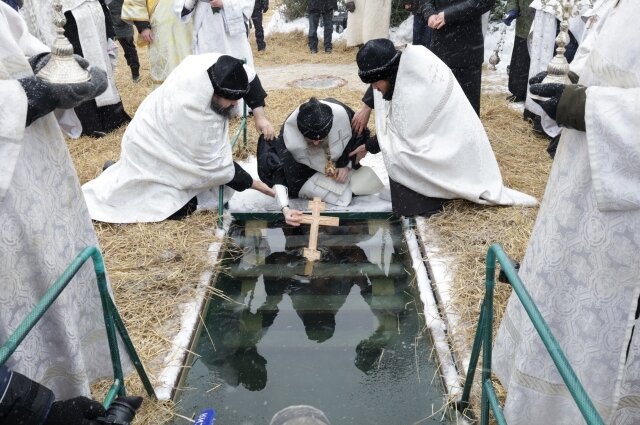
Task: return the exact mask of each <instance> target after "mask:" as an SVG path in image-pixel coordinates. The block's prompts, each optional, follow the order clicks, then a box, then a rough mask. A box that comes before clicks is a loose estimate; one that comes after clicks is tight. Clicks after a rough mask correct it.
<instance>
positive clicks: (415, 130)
mask: <svg viewBox="0 0 640 425" xmlns="http://www.w3.org/2000/svg"><path fill="white" fill-rule="evenodd" d="M374 102H375V114H376V129H377V137H378V142H379V144H380V149H381V151H382V154H383V158H384V163H385V166H386V168H387V172H388V173H389V177H390V178H391V179H392V180H394V181H395V182H397V183H400V184H401V185H403V186H405V187H407V188H409V189H411V190H414V191H416V192H418V193H420V194H422V195H425V196H430V197H437V198H444V199H455V198H463V199H467V200H469V201H472V202H476V203H480V204H491V205H525V206H534V205H536V204H537V202H536V200H535V198H533V197H531V196H529V195H526V194H524V193H521V192H518V191H515V190H512V189H509V188H507V187H505V186H504V185H503V184H502V176H501V174H500V170H499V169H498V163H497V162H496V159H495V156H494V154H493V150H492V149H491V145H490V144H489V139H488V138H487V135H486V133H485V131H484V128H483V127H482V123H481V122H480V119H479V118H478V116H477V114H476V113H475V112H474V111H473V108H472V107H471V105H470V104H469V101H468V100H467V98H466V96H465V95H464V92H463V91H462V88H461V87H460V85H459V84H458V83H457V81H456V79H455V77H454V76H453V74H452V73H451V70H450V69H449V68H448V67H447V66H446V65H445V64H444V62H442V61H441V60H440V59H438V58H437V57H436V56H435V55H434V54H433V53H431V51H429V50H428V49H426V48H425V47H423V46H413V45H411V46H407V48H406V49H405V50H404V52H403V53H402V57H401V59H400V67H399V69H398V75H397V78H396V85H395V91H394V94H393V99H392V100H391V101H390V102H388V101H385V100H384V99H383V98H382V96H381V94H380V93H379V92H377V91H375V92H374Z"/></svg>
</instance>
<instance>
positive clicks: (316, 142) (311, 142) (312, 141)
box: [304, 137, 327, 147]
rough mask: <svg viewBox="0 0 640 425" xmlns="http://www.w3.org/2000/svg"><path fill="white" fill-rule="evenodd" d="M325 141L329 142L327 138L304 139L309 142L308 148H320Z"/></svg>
mask: <svg viewBox="0 0 640 425" xmlns="http://www.w3.org/2000/svg"><path fill="white" fill-rule="evenodd" d="M325 140H327V138H326V137H324V138H322V139H309V138H307V137H305V138H304V141H305V142H307V146H309V147H318V146H320V145H321V144H322V143H323V142H324V141H325Z"/></svg>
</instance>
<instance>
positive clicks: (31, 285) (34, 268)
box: [0, 2, 111, 398]
mask: <svg viewBox="0 0 640 425" xmlns="http://www.w3.org/2000/svg"><path fill="white" fill-rule="evenodd" d="M47 50H48V48H47V47H45V46H44V45H43V44H42V43H41V42H39V41H38V40H37V39H36V38H34V37H32V36H31V35H30V34H29V33H28V31H27V27H26V25H25V22H24V21H23V20H22V18H21V17H20V16H19V15H18V14H17V12H15V11H14V10H13V9H11V8H10V7H9V6H7V5H6V4H4V3H3V2H0V93H2V96H0V122H2V125H1V126H0V158H2V167H0V223H2V232H0V264H1V265H2V266H1V267H0V306H2V307H1V308H0V342H2V343H4V342H5V341H7V339H8V337H9V335H10V334H11V333H12V332H13V331H14V330H15V329H16V327H17V326H18V324H19V323H20V322H21V321H22V320H23V319H24V318H25V317H26V315H27V314H28V313H29V312H30V311H31V309H32V308H33V307H34V306H35V304H36V303H37V302H38V301H39V300H40V298H41V297H42V296H43V295H44V293H45V292H46V290H47V289H48V287H49V285H51V284H52V283H53V282H54V281H55V280H56V279H57V278H58V277H59V276H60V275H61V274H62V272H63V271H64V270H65V268H66V267H67V266H68V265H69V263H70V262H71V261H72V260H73V259H74V258H75V257H76V255H77V254H79V253H80V252H81V251H82V250H83V249H84V248H86V247H88V246H93V245H97V244H98V241H97V239H96V235H95V232H94V230H93V226H92V224H91V220H90V218H89V215H88V213H87V208H86V206H85V203H84V200H83V198H82V192H81V191H80V183H79V181H78V177H77V175H76V172H75V169H74V167H73V163H72V162H71V158H70V156H69V152H68V150H67V146H66V144H65V141H64V139H63V137H62V134H61V132H60V128H59V127H58V124H57V122H56V119H55V117H54V115H53V114H52V113H50V112H51V111H53V109H54V108H57V107H66V108H69V107H73V106H75V104H77V103H80V102H81V101H84V100H87V99H90V98H92V97H95V96H96V95H98V94H99V93H101V92H102V91H104V90H105V89H106V75H105V73H104V71H102V70H99V69H97V68H90V72H91V75H92V81H91V82H89V83H82V86H83V87H84V88H81V87H78V88H80V89H81V91H76V90H72V89H71V87H70V86H62V87H60V86H58V87H53V86H52V85H49V84H47V83H43V82H41V81H40V80H38V79H36V78H35V77H34V76H33V71H32V69H31V66H30V65H29V62H28V61H27V56H33V55H37V54H39V53H43V52H46V51H47ZM85 84H86V86H85ZM61 90H62V91H61ZM80 92H84V94H83V95H80V96H77V97H75V95H74V93H75V94H76V95H77V94H78V93H80ZM72 97H74V99H73V100H72V99H71V98H72ZM6 365H7V366H8V367H10V368H12V369H14V370H15V371H18V372H20V373H22V374H24V375H26V376H28V377H29V378H31V379H34V380H36V381H38V382H40V383H42V384H43V385H46V386H47V387H49V388H51V389H52V390H53V391H54V392H55V394H56V395H57V396H58V397H60V398H70V397H75V396H78V395H85V396H88V395H89V394H90V391H89V385H90V383H91V382H92V381H93V380H95V379H97V378H101V377H105V376H109V375H110V374H111V366H110V365H111V359H110V355H109V347H108V345H107V339H106V332H105V326H104V319H103V316H102V307H101V303H100V297H99V294H98V287H97V284H96V279H95V274H94V271H93V266H92V264H91V262H90V261H89V262H88V263H87V264H85V265H84V266H83V267H82V268H81V269H80V272H79V273H78V274H77V275H76V277H75V278H74V279H73V280H72V281H71V283H70V284H69V286H68V287H67V289H66V290H65V291H63V292H62V294H61V295H60V297H59V298H58V299H57V300H56V301H55V302H54V303H53V305H52V307H51V308H49V310H48V312H47V313H46V314H45V315H44V316H43V318H42V319H41V320H40V321H39V322H38V324H37V325H36V326H35V327H34V328H33V329H32V330H31V332H30V333H29V335H28V336H27V337H26V339H25V340H24V341H23V342H22V344H21V345H20V346H19V347H18V349H17V350H16V351H15V352H14V354H13V355H12V356H11V357H10V358H9V360H8V362H7V364H6Z"/></svg>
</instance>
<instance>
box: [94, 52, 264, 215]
mask: <svg viewBox="0 0 640 425" xmlns="http://www.w3.org/2000/svg"><path fill="white" fill-rule="evenodd" d="M219 56H220V55H219V54H216V53H209V54H203V55H192V56H187V57H186V58H185V59H184V60H183V61H182V62H181V63H180V65H178V67H177V68H176V69H175V70H174V71H173V72H172V73H171V74H170V75H169V77H168V78H167V79H166V80H165V82H164V83H163V84H162V85H161V86H160V87H158V88H157V89H156V90H154V91H153V92H151V94H150V95H149V96H148V97H147V98H146V99H145V100H144V101H143V102H142V104H140V107H139V108H138V111H137V112H136V115H135V117H134V118H133V120H132V121H131V123H130V124H129V126H128V127H127V130H126V131H125V133H124V136H123V137H122V152H121V154H120V160H119V161H118V162H116V163H115V164H114V165H112V166H111V167H109V168H107V169H106V170H105V171H104V172H103V173H102V174H101V175H100V176H99V177H98V178H96V179H95V180H92V181H90V182H88V183H86V184H84V185H83V187H82V190H83V191H84V196H85V199H86V202H87V206H88V208H89V213H90V214H91V218H92V219H94V220H98V221H104V222H108V223H136V222H153V221H162V220H164V219H166V218H167V217H169V216H170V215H171V214H173V213H175V212H176V211H177V210H179V209H180V208H181V207H182V206H184V205H185V204H186V203H187V202H188V201H189V200H190V199H191V198H193V197H194V196H196V195H198V194H199V193H202V192H206V191H208V190H209V189H211V188H214V187H217V186H219V185H223V184H225V183H228V182H229V181H231V180H232V179H233V176H234V166H233V159H232V152H231V145H230V143H229V140H228V129H229V125H228V120H227V119H226V118H224V117H222V116H221V115H219V114H217V113H215V112H214V111H213V109H211V98H212V97H213V86H212V85H211V81H210V80H209V77H208V75H207V72H206V70H207V68H209V67H210V66H211V65H213V64H214V63H215V62H216V61H217V60H218V57H219ZM245 70H246V72H247V74H248V76H249V81H251V80H252V79H253V78H254V77H255V73H254V71H253V70H252V69H251V68H249V67H248V66H245Z"/></svg>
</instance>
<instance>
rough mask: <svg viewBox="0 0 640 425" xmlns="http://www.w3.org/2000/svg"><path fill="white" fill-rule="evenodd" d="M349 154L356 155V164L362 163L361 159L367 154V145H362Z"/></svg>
mask: <svg viewBox="0 0 640 425" xmlns="http://www.w3.org/2000/svg"><path fill="white" fill-rule="evenodd" d="M349 156H355V157H356V164H360V160H361V159H362V158H364V157H365V156H367V147H366V146H365V145H360V146H358V147H357V148H355V149H354V150H352V151H351V152H349Z"/></svg>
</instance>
